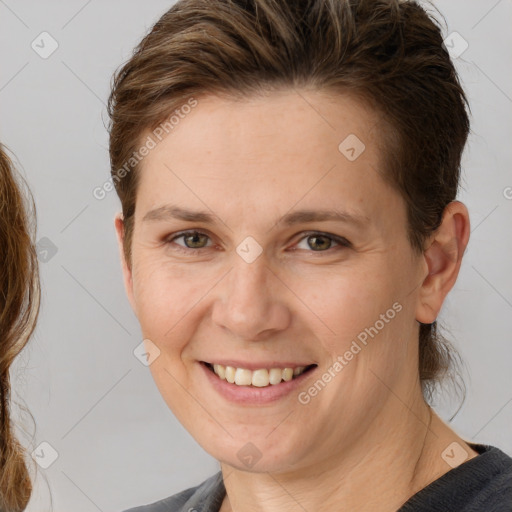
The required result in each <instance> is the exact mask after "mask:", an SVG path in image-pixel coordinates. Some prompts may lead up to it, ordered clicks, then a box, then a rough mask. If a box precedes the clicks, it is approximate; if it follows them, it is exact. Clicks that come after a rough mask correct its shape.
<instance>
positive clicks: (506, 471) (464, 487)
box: [125, 443, 512, 512]
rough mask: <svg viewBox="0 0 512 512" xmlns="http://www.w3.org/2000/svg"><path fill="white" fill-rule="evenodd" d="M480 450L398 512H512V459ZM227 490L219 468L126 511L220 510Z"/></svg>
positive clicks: (492, 450)
mask: <svg viewBox="0 0 512 512" xmlns="http://www.w3.org/2000/svg"><path fill="white" fill-rule="evenodd" d="M468 444H469V446H471V448H473V449H474V450H475V451H476V452H478V453H479V455H478V456H476V457H475V458H473V459H470V460H468V461H467V462H464V463H463V464H461V465H460V466H457V467H456V468H453V469H451V470H450V471H448V472H447V473H445V474H444V475H442V476H441V477H440V478H438V479H437V480H435V481H434V482H432V483H431V484H429V485H427V486H426V487H424V488H423V489H422V490H421V491H419V492H417V493H416V494H415V495H414V496H412V497H411V498H409V499H408V500H407V501H406V502H405V503H404V504H403V505H402V506H401V507H400V508H399V509H398V510H397V512H512V458H511V457H509V456H508V455H507V454H505V453H504V452H502V451H501V450H500V449H499V448H496V447H494V446H489V445H483V444H473V443H468ZM225 495H226V489H225V487H224V482H223V480H222V472H221V471H219V472H218V473H216V474H215V475H213V476H211V477H210V478H208V479H207V480H205V481H204V482H202V483H201V484H200V485H198V486H196V487H191V488H189V489H186V490H184V491H181V492H180V493H178V494H175V495H173V496H170V497H169V498H166V499H164V500H161V501H157V502H156V503H153V504H151V505H145V506H142V507H136V508H132V509H130V510H127V511H125V512H218V511H219V509H220V506H221V504H222V501H223V500H224V496H225Z"/></svg>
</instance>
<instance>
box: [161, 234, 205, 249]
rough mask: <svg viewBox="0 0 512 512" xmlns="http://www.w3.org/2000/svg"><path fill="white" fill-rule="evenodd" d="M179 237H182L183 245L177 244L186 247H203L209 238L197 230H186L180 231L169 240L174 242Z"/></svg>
mask: <svg viewBox="0 0 512 512" xmlns="http://www.w3.org/2000/svg"><path fill="white" fill-rule="evenodd" d="M179 238H182V239H183V242H184V244H185V245H182V244H178V245H179V246H181V247H185V248H187V249H203V248H205V247H207V245H206V244H207V242H208V240H209V236H208V235H205V234H204V233H200V232H199V231H187V232H185V233H181V234H180V235H177V236H175V237H174V238H172V239H171V240H170V242H174V241H176V240H178V239H179Z"/></svg>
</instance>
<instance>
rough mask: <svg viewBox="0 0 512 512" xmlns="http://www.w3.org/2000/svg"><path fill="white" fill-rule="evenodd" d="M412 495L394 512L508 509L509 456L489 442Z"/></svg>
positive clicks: (511, 495) (511, 496)
mask: <svg viewBox="0 0 512 512" xmlns="http://www.w3.org/2000/svg"><path fill="white" fill-rule="evenodd" d="M470 445H471V447H472V448H473V449H474V450H476V451H477V452H478V453H479V455H478V456H477V457H474V458H473V459H470V460H468V461H467V462H465V463H463V464H461V465H460V466H457V467H456V468H454V469H452V470H451V471H448V473H445V474H444V475H443V476H441V477H440V478H439V479H437V480H435V481H434V482H432V483H431V484H430V485H428V486H427V487H425V488H424V489H422V490H421V491H419V492H418V493H416V494H415V495H414V496H412V497H411V498H410V499H409V500H408V501H407V502H406V503H405V504H404V505H403V506H402V507H401V508H400V509H399V511H398V512H412V511H414V512H420V511H427V510H450V511H451V512H480V511H482V510H485V511H486V512H512V457H510V456H509V455H507V454H506V453H504V452H503V451H501V450H500V449H499V448H496V447H495V446H490V445H482V444H472V443H470Z"/></svg>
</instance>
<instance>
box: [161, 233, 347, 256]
mask: <svg viewBox="0 0 512 512" xmlns="http://www.w3.org/2000/svg"><path fill="white" fill-rule="evenodd" d="M187 235H204V236H206V237H208V238H209V239H210V240H211V237H210V236H209V235H208V234H206V233H203V232H202V231H196V230H190V231H182V232H181V233H177V234H175V235H171V236H170V237H168V238H166V239H165V240H164V243H165V244H166V245H171V244H173V242H174V241H175V240H177V239H178V238H183V237H185V236H187ZM314 235H317V236H322V237H325V238H328V239H330V240H331V241H333V242H336V243H337V244H339V245H338V246H335V247H330V248H329V249H326V250H325V251H314V250H313V249H310V251H311V252H314V253H328V252H329V251H331V249H335V248H336V247H342V248H347V249H348V248H350V247H352V244H351V243H350V242H349V241H348V240H347V239H346V238H343V237H340V236H336V235H332V234H330V233H324V232H323V231H307V232H305V233H304V236H303V237H302V238H300V239H299V240H298V241H297V242H296V243H297V244H298V243H300V242H302V241H303V240H304V239H307V238H309V237H310V236H314ZM174 246H175V247H174V249H175V250H177V251H179V252H182V253H188V254H190V253H191V252H196V253H197V252H199V251H202V250H204V249H210V248H211V246H207V247H199V248H197V249H193V248H192V247H185V246H182V245H179V244H174Z"/></svg>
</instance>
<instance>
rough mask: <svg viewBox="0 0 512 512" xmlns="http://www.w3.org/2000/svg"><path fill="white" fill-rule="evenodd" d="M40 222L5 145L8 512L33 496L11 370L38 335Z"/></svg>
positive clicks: (1, 309) (3, 504)
mask: <svg viewBox="0 0 512 512" xmlns="http://www.w3.org/2000/svg"><path fill="white" fill-rule="evenodd" d="M27 196H28V197H30V194H29V193H28V191H27ZM30 208H31V209H32V211H31V210H30ZM33 212H34V213H33ZM33 215H34V216H33ZM34 219H35V210H34V204H33V202H31V204H30V205H29V204H28V203H27V199H26V197H25V192H24V189H23V188H22V187H21V182H19V181H18V179H17V177H16V175H15V171H14V169H13V165H12V162H11V160H10V159H9V157H8V156H7V154H6V153H5V151H4V147H3V146H2V145H0V261H1V262H2V268H1V272H0V287H1V293H0V332H1V333H2V338H1V342H0V510H2V511H8V512H15V511H21V510H24V509H25V507H26V506H27V503H28V501H29V499H30V495H31V492H32V485H31V482H30V477H29V473H28V469H27V465H26V462H25V453H24V450H23V448H22V447H21V445H20V444H19V442H18V441H17V440H16V438H15V436H14V432H13V424H12V421H11V418H10V412H9V411H10V398H11V387H10V379H9V369H10V367H11V364H12V362H13V361H14V359H15V357H16V356H17V355H18V354H19V353H20V352H21V350H22V349H23V347H24V346H25V345H26V343H27V341H28V339H29V337H30V335H31V334H32V332H33V330H34V328H35V324H36V320H37V316H38V313H39V300H40V287H39V286H40V285H39V272H38V263H37V255H36V251H35V247H34V243H33V233H34V230H35V222H34Z"/></svg>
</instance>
